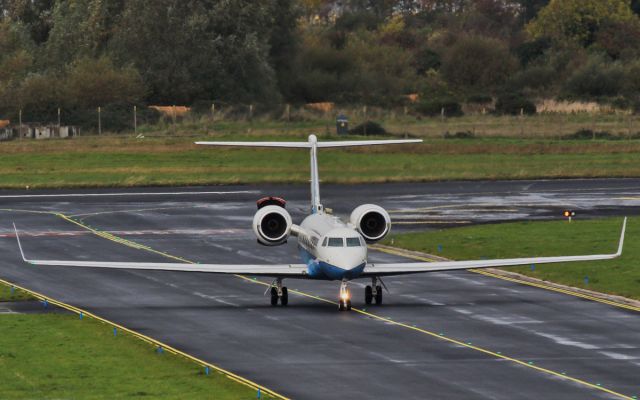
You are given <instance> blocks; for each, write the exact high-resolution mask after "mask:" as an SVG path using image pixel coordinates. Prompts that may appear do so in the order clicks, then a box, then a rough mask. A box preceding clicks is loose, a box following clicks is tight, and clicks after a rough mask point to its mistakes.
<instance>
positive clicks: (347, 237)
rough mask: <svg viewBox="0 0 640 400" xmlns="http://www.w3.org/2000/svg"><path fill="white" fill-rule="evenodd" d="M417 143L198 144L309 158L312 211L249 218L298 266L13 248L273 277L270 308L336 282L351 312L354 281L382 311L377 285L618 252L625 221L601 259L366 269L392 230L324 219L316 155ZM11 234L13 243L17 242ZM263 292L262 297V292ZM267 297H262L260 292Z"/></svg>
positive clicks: (357, 217) (369, 214)
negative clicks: (300, 284)
mask: <svg viewBox="0 0 640 400" xmlns="http://www.w3.org/2000/svg"><path fill="white" fill-rule="evenodd" d="M419 142H421V140H371V141H339V142H319V141H318V139H317V138H316V136H315V135H311V136H309V140H308V141H307V142H197V143H196V144H200V145H209V146H237V147H284V148H303V149H309V150H310V153H311V210H310V213H311V214H310V215H309V216H307V217H306V218H305V219H304V220H303V221H302V223H301V224H300V225H295V224H293V223H292V220H291V216H290V215H289V213H288V212H287V210H286V209H285V204H286V202H285V201H284V200H283V199H281V198H279V197H266V198H263V199H261V200H259V201H258V212H257V213H256V214H255V216H254V218H253V225H252V228H253V231H254V232H255V234H256V236H257V238H258V242H259V243H261V244H263V245H265V246H278V245H282V244H284V243H285V242H286V241H287V239H288V238H289V237H290V236H295V237H297V239H298V248H299V251H300V255H301V257H302V261H303V263H302V264H280V265H277V264H276V265H218V264H181V263H139V262H95V261H48V260H28V259H26V258H25V256H24V252H23V250H22V246H21V245H20V239H19V238H18V245H19V247H20V253H21V254H22V258H23V259H24V261H25V262H27V263H30V264H34V265H51V266H70V267H93V268H124V269H143V270H165V271H187V272H210V273H218V274H244V275H252V276H266V277H273V278H275V280H274V281H273V283H272V284H271V286H270V292H271V305H273V306H275V305H277V304H278V302H280V304H281V305H283V306H284V305H287V304H288V302H289V296H288V291H287V288H286V287H285V286H283V279H285V278H299V279H318V280H331V281H334V280H336V281H341V285H340V296H339V309H340V311H344V310H350V309H351V293H350V291H349V288H348V284H349V281H351V280H353V279H358V278H369V279H371V285H368V286H366V288H365V303H366V304H372V303H373V302H375V304H378V305H379V304H382V286H384V283H383V282H382V280H381V277H385V276H392V275H403V274H414V273H421V272H436V271H453V270H461V269H467V268H487V267H504V266H515V265H530V264H549V263H561V262H569V261H593V260H607V259H612V258H616V257H619V256H620V255H621V254H622V245H623V241H624V233H625V227H626V223H627V220H626V218H625V220H624V223H623V225H622V232H621V234H620V242H619V244H618V250H617V252H615V253H613V254H601V255H581V256H564V257H532V258H511V259H498V260H475V261H438V262H416V263H390V264H378V263H369V262H367V244H370V243H375V242H377V241H379V240H382V239H383V238H384V237H385V236H387V234H388V233H389V230H390V228H391V220H390V218H389V213H388V212H387V211H385V210H384V209H383V208H382V207H380V206H377V205H373V204H365V205H361V206H359V207H357V208H356V209H355V210H353V212H352V213H351V217H350V218H349V220H348V221H346V222H345V221H342V220H340V219H339V218H338V217H335V216H333V215H331V214H330V213H328V212H326V211H325V209H324V207H323V206H322V204H321V203H320V185H319V182H320V180H319V177H318V158H317V151H318V149H322V148H336V147H351V146H373V145H385V144H407V143H419ZM17 234H18V232H17V230H16V237H17ZM267 291H269V289H268V290H267ZM265 294H266V292H265Z"/></svg>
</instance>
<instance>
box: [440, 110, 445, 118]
mask: <svg viewBox="0 0 640 400" xmlns="http://www.w3.org/2000/svg"><path fill="white" fill-rule="evenodd" d="M440 119H442V120H443V121H444V107H442V108H440Z"/></svg>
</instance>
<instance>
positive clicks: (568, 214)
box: [562, 210, 576, 222]
mask: <svg viewBox="0 0 640 400" xmlns="http://www.w3.org/2000/svg"><path fill="white" fill-rule="evenodd" d="M562 215H563V216H564V217H565V218H569V222H571V218H572V217H575V215H576V213H575V211H571V210H565V211H564V212H563V213H562Z"/></svg>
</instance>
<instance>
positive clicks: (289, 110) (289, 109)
mask: <svg viewBox="0 0 640 400" xmlns="http://www.w3.org/2000/svg"><path fill="white" fill-rule="evenodd" d="M285 113H286V115H287V122H291V104H287V108H286V111H285Z"/></svg>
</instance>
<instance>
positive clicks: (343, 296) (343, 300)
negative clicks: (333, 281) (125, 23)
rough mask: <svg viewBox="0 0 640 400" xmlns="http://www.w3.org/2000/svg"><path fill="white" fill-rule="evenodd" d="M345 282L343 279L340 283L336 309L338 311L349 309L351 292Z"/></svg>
mask: <svg viewBox="0 0 640 400" xmlns="http://www.w3.org/2000/svg"><path fill="white" fill-rule="evenodd" d="M347 284H348V281H347V280H343V281H342V283H341V284H340V302H339V303H338V310H340V311H351V292H350V291H349V288H348V287H347Z"/></svg>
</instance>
